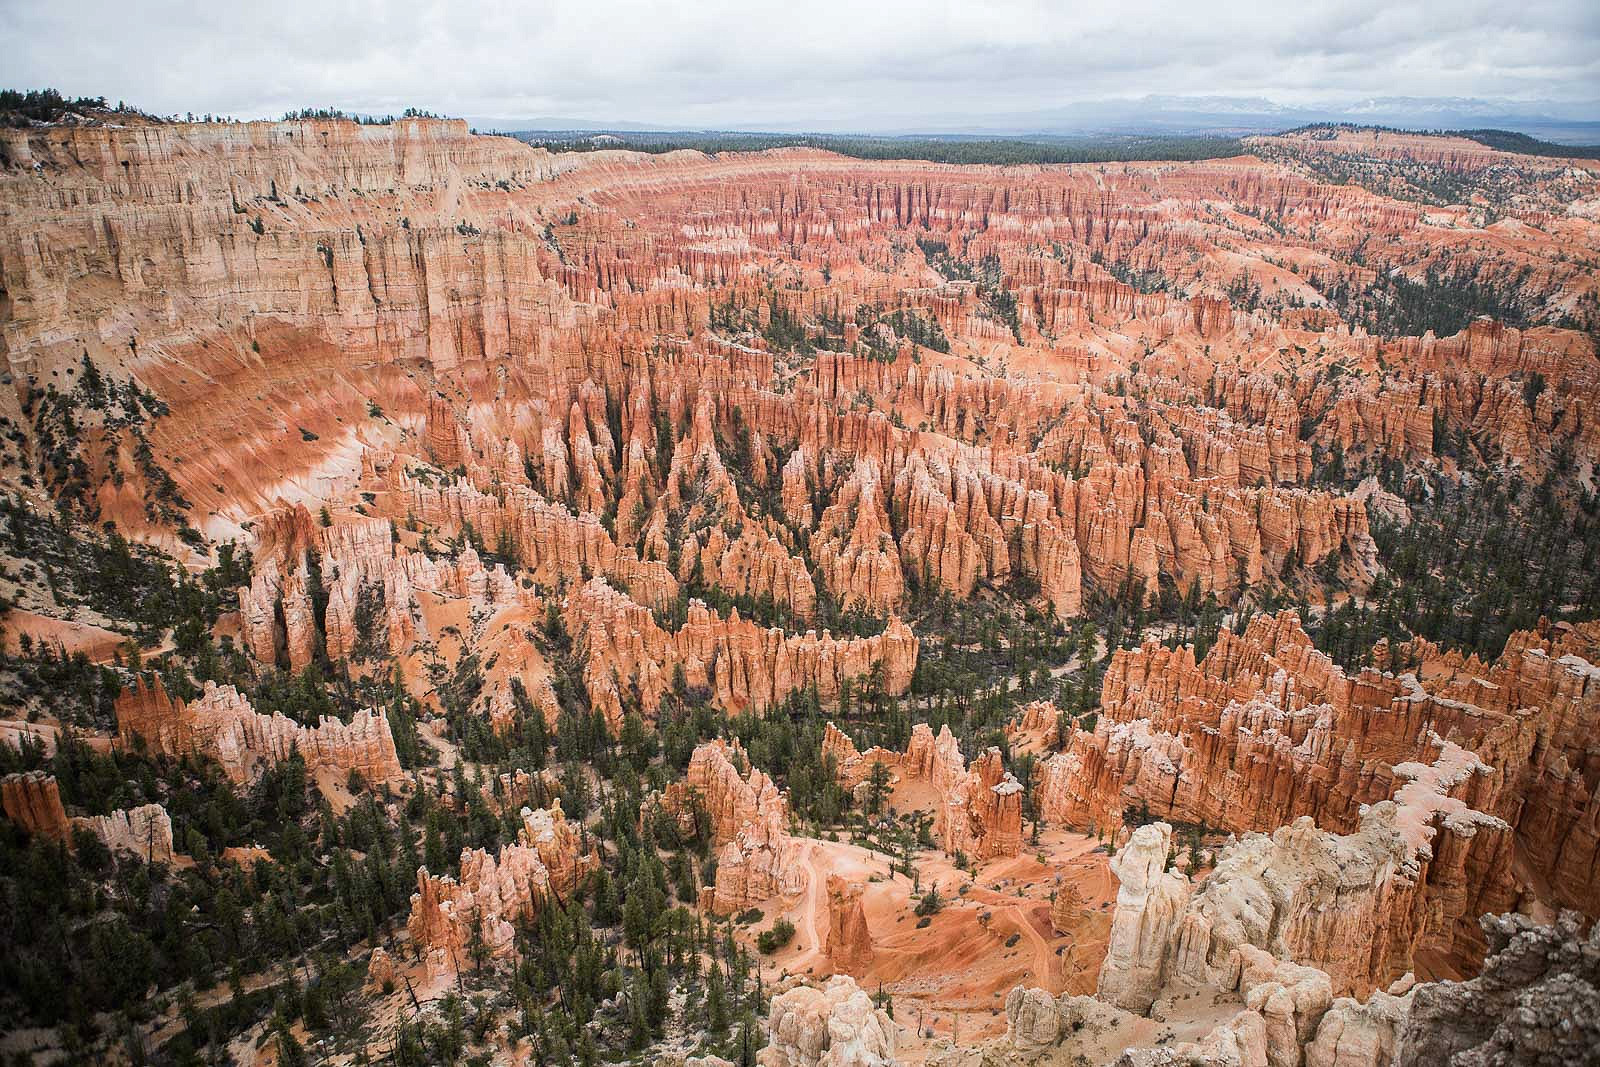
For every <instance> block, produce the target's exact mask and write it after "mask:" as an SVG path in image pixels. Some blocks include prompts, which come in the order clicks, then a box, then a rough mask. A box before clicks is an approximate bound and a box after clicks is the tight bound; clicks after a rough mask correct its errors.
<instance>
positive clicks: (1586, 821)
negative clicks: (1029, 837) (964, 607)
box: [1036, 613, 1600, 939]
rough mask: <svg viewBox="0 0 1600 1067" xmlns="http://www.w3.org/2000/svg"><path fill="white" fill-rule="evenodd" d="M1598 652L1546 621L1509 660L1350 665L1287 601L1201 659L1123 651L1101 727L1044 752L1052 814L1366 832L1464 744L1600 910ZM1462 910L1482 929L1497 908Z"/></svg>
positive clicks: (1494, 790)
mask: <svg viewBox="0 0 1600 1067" xmlns="http://www.w3.org/2000/svg"><path fill="white" fill-rule="evenodd" d="M1597 648H1600V646H1597V645H1596V644H1595V635H1594V634H1593V633H1592V632H1591V629H1590V628H1584V627H1579V628H1571V627H1568V628H1564V629H1556V628H1547V629H1546V630H1545V631H1530V632H1527V633H1522V634H1518V635H1516V636H1514V637H1513V638H1512V639H1511V641H1510V642H1508V644H1507V647H1506V650H1505V652H1504V653H1503V655H1502V656H1501V657H1500V658H1499V659H1498V660H1496V661H1495V662H1494V663H1492V664H1486V663H1483V662H1481V661H1478V660H1476V659H1473V660H1463V659H1462V658H1461V657H1460V656H1459V655H1445V654H1441V653H1440V652H1439V651H1438V650H1437V649H1435V648H1433V647H1432V646H1429V645H1427V644H1426V643H1425V642H1424V643H1419V644H1417V645H1416V646H1415V647H1413V648H1409V649H1405V650H1396V651H1395V652H1394V653H1393V656H1392V661H1393V662H1395V663H1400V662H1404V663H1417V664H1419V666H1418V667H1417V669H1416V670H1414V671H1409V672H1406V673H1403V674H1395V673H1391V672H1383V671H1379V670H1376V669H1367V670H1363V671H1361V672H1359V673H1358V674H1355V675H1353V676H1350V675H1346V674H1345V673H1344V672H1343V671H1341V670H1340V669H1339V668H1338V667H1336V666H1335V665H1334V664H1333V663H1332V661H1331V660H1329V659H1328V658H1327V657H1325V656H1323V655H1322V654H1321V653H1319V652H1317V651H1316V650H1315V649H1314V648H1313V647H1312V645H1311V641H1310V638H1309V637H1307V636H1306V634H1305V633H1304V632H1303V631H1302V630H1301V629H1300V626H1299V621H1298V619H1297V618H1296V617H1295V616H1294V615H1293V614H1292V613H1282V614H1279V615H1277V616H1266V615H1258V616H1256V617H1255V619H1253V620H1252V621H1251V623H1250V624H1249V626H1248V627H1247V628H1246V630H1245V632H1244V634H1243V635H1240V636H1235V635H1233V634H1230V633H1227V632H1226V631H1225V632H1224V633H1223V634H1222V635H1220V636H1219V639H1218V641H1217V644H1216V645H1215V646H1214V647H1213V648H1212V650H1211V651H1210V652H1209V653H1208V654H1207V656H1206V657H1205V659H1204V660H1203V661H1201V662H1198V663H1197V662H1196V661H1195V659H1194V657H1193V655H1192V653H1191V652H1190V651H1189V650H1187V649H1179V650H1171V649H1167V648H1163V647H1161V646H1159V645H1157V644H1155V643H1148V644H1146V645H1145V646H1144V647H1142V648H1139V649H1124V650H1119V651H1117V652H1116V653H1115V654H1114V655H1113V657H1112V660H1111V663H1110V665H1109V667H1108V669H1107V672H1106V676H1105V681H1104V685H1103V687H1102V692H1101V707H1100V711H1099V719H1098V722H1097V723H1096V727H1095V731H1094V732H1093V733H1084V732H1082V731H1079V732H1075V733H1074V734H1073V735H1072V737H1071V738H1070V739H1069V741H1068V744H1067V746H1066V748H1065V750H1064V751H1062V752H1058V753H1056V754H1053V755H1051V756H1049V757H1047V758H1046V759H1044V760H1043V761H1042V762H1041V764H1040V766H1039V769H1038V778H1037V783H1036V784H1037V790H1038V805H1039V810H1040V812H1041V814H1042V816H1043V817H1044V818H1045V819H1047V820H1049V821H1056V822H1062V823H1066V824H1069V825H1077V826H1089V825H1095V826H1099V827H1102V828H1104V827H1110V826H1114V825H1116V824H1118V823H1119V822H1120V821H1121V819H1122V813H1123V812H1124V811H1125V810H1133V809H1140V810H1148V811H1149V812H1150V813H1151V814H1152V815H1154V816H1156V817H1158V818H1174V819H1178V820H1182V821H1185V822H1192V823H1204V824H1206V825H1208V826H1211V827H1214V828H1218V829H1223V830H1229V831H1234V832H1239V831H1247V830H1261V831H1270V830H1273V829H1275V828H1277V827H1279V826H1284V825H1287V824H1289V823H1291V822H1293V821H1294V820H1295V819H1297V818H1299V817H1302V816H1310V817H1311V818H1313V819H1314V820H1315V822H1316V825H1318V826H1321V827H1324V828H1327V829H1331V830H1334V831H1337V832H1341V833H1352V832H1355V831H1356V830H1357V829H1358V828H1359V827H1360V826H1361V825H1362V819H1363V817H1364V816H1363V811H1364V809H1366V808H1367V807H1368V806H1370V805H1373V804H1376V803H1378V802H1379V801H1381V800H1383V799H1385V798H1387V797H1389V796H1391V795H1393V794H1395V792H1396V790H1397V789H1401V788H1403V786H1404V785H1405V783H1406V782H1407V781H1410V780H1412V779H1414V778H1415V777H1416V774H1415V772H1414V767H1415V766H1416V765H1418V764H1420V765H1423V766H1427V765H1431V764H1432V763H1434V762H1435V761H1436V760H1437V759H1438V758H1440V756H1439V754H1440V753H1441V752H1444V751H1452V750H1454V749H1455V748H1459V749H1461V750H1463V751H1464V752H1465V753H1466V754H1467V755H1468V756H1470V757H1471V760H1472V761H1474V763H1475V769H1474V771H1473V773H1472V774H1470V775H1468V776H1467V777H1466V778H1465V779H1464V780H1463V782H1462V783H1461V788H1462V789H1465V790H1466V793H1464V794H1463V796H1464V797H1465V799H1466V800H1467V802H1468V803H1469V804H1471V805H1472V806H1473V807H1475V808H1477V809H1478V810H1480V811H1482V812H1484V813H1486V814H1489V815H1493V816H1495V817H1497V818H1498V819H1500V820H1502V821H1504V822H1505V823H1506V824H1508V825H1509V826H1510V827H1512V828H1513V830H1514V831H1515V835H1516V837H1517V839H1518V841H1519V851H1520V852H1521V853H1522V854H1523V855H1526V856H1527V857H1528V859H1529V860H1530V861H1531V862H1532V863H1533V864H1534V865H1535V867H1536V869H1537V870H1539V871H1540V873H1541V876H1542V877H1543V878H1545V879H1548V880H1549V884H1550V885H1551V886H1552V888H1553V890H1554V892H1555V894H1556V896H1557V899H1558V900H1559V901H1561V902H1564V903H1567V904H1570V905H1575V906H1580V907H1584V908H1586V909H1589V910H1593V909H1595V908H1596V906H1597V905H1600V901H1597V900H1596V899H1595V898H1594V895H1593V881H1592V877H1591V876H1592V872H1593V871H1594V870H1595V867H1594V864H1595V862H1596V859H1595V847H1596V846H1595V841H1596V838H1595V821H1594V820H1595V804H1594V800H1593V797H1592V795H1591V792H1590V790H1589V788H1588V786H1587V785H1586V784H1580V779H1582V780H1583V781H1584V782H1587V778H1585V777H1584V774H1583V772H1581V771H1576V770H1575V768H1582V767H1586V766H1588V764H1589V760H1590V758H1591V757H1590V755H1589V754H1588V747H1589V742H1588V741H1587V740H1586V738H1587V737H1588V736H1590V735H1589V734H1588V733H1587V731H1589V730H1591V729H1592V725H1591V724H1592V723H1593V722H1594V720H1595V718H1596V716H1597V715H1600V689H1597V688H1596V685H1597V680H1596V679H1597V677H1600V676H1597V675H1596V673H1595V668H1594V667H1593V665H1592V659H1591V658H1585V656H1588V657H1595V656H1596V651H1597ZM1380 651H1381V657H1380V658H1385V659H1387V658H1390V655H1391V654H1390V653H1389V652H1388V651H1387V650H1380ZM1580 651H1581V652H1582V653H1583V654H1580ZM1479 847H1481V845H1480V846H1479ZM1463 862H1465V861H1463ZM1471 862H1472V863H1473V864H1486V863H1488V861H1487V860H1486V859H1484V858H1482V857H1479V858H1477V859H1474V860H1472V861H1471ZM1461 877H1463V878H1467V875H1465V874H1463V875H1462V876H1461ZM1468 881H1469V882H1470V883H1471V884H1473V885H1478V883H1477V882H1476V881H1475V880H1472V879H1470V878H1469V879H1468ZM1457 914H1458V915H1465V916H1466V918H1467V920H1468V925H1469V927H1470V926H1471V921H1472V920H1473V919H1475V917H1476V915H1477V914H1481V912H1474V913H1470V914H1469V913H1466V912H1457ZM1467 936H1468V938H1469V939H1471V938H1474V937H1475V936H1476V935H1475V933H1474V932H1473V931H1472V930H1471V929H1469V930H1468V933H1467Z"/></svg>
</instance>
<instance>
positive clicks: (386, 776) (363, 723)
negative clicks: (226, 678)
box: [116, 678, 402, 782]
mask: <svg viewBox="0 0 1600 1067" xmlns="http://www.w3.org/2000/svg"><path fill="white" fill-rule="evenodd" d="M116 713H117V734H118V739H119V742H120V743H121V744H122V745H125V746H128V747H132V746H134V745H135V744H144V745H146V746H148V747H149V749H150V750H151V751H154V752H159V753H162V754H164V755H168V756H185V755H191V754H195V755H201V756H204V757H206V758H208V759H212V760H215V761H216V762H217V763H218V764H220V765H221V767H222V769H223V770H224V771H226V772H227V774H228V777H230V778H232V779H233V780H234V781H236V782H244V781H248V780H249V779H250V778H251V777H252V776H253V775H254V774H255V772H256V770H257V768H259V767H260V766H262V765H265V764H272V763H279V762H281V761H283V760H285V759H287V758H288V757H289V754H290V753H291V752H298V753H299V754H300V755H301V757H302V758H304V759H305V761H306V768H307V769H308V770H310V771H312V772H315V771H317V770H320V769H322V768H328V769H331V770H334V771H339V772H345V773H348V772H350V771H357V772H359V773H360V774H361V776H362V777H363V778H364V779H365V780H366V781H368V782H382V781H387V780H393V779H396V778H399V777H400V776H401V773H402V772H401V769H400V758H399V756H398V755H397V754H396V752H395V747H394V737H393V735H392V734H391V733H390V731H389V719H388V716H386V715H385V714H384V713H383V711H382V710H380V709H376V708H374V709H368V710H365V711H358V712H356V714H355V715H354V716H353V717H352V718H351V720H350V721H349V722H348V723H346V722H340V721H339V720H338V719H331V718H328V717H326V716H324V717H323V719H322V721H321V722H320V723H319V724H318V725H316V726H305V725H302V724H300V723H297V722H295V721H294V720H293V719H290V718H289V717H288V716H286V715H284V714H282V713H281V712H274V713H273V714H271V715H262V714H259V713H257V712H256V710H255V709H254V708H253V707H252V706H251V705H250V702H249V701H248V700H247V699H245V697H244V696H243V695H242V694H240V693H239V692H238V691H237V690H235V689H234V688H233V687H232V686H218V685H216V684H214V683H212V682H207V683H206V684H205V688H204V690H203V691H202V692H201V695H200V697H199V698H198V699H197V700H194V701H190V702H187V703H186V702H184V701H181V700H173V699H172V698H171V697H169V696H168V695H167V692H166V689H165V688H164V687H163V686H162V684H161V680H160V678H156V679H155V680H154V681H152V682H150V683H148V684H147V683H146V682H145V681H143V680H142V679H139V680H136V681H135V682H134V685H133V687H132V688H131V689H125V690H123V692H122V694H121V695H120V696H118V697H117V702H116Z"/></svg>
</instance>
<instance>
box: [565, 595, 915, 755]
mask: <svg viewBox="0 0 1600 1067" xmlns="http://www.w3.org/2000/svg"><path fill="white" fill-rule="evenodd" d="M565 615H566V618H567V625H568V629H569V630H570V631H571V632H572V633H573V634H574V635H581V636H582V637H583V638H584V640H585V642H586V644H585V647H586V649H587V659H586V661H585V664H584V680H585V682H586V683H587V684H588V687H589V692H590V695H591V697H592V698H593V700H594V701H595V703H596V704H597V705H598V706H599V707H600V708H601V709H602V710H603V711H604V712H605V713H606V716H607V719H608V721H611V722H612V723H613V726H614V727H616V726H618V725H620V723H621V720H622V693H621V692H620V691H619V689H618V686H619V681H618V680H619V679H620V684H623V685H627V686H630V687H636V688H637V690H638V693H639V699H640V701H641V703H642V704H643V707H644V709H645V710H646V711H647V712H649V713H652V714H653V713H654V712H655V710H656V709H657V708H658V707H659V706H660V703H661V697H662V694H663V693H665V692H666V691H667V689H668V688H669V687H670V685H671V682H672V676H673V673H674V670H675V669H677V668H682V670H683V672H684V676H685V679H686V681H687V683H688V684H689V685H691V686H696V687H703V688H705V689H708V690H709V691H710V692H711V695H712V699H713V701H714V702H715V703H716V704H717V705H718V706H719V707H721V708H722V709H723V710H725V711H727V712H729V713H737V712H740V711H744V710H746V709H764V708H769V707H772V706H774V705H776V704H777V703H778V702H780V701H781V700H783V698H784V697H786V696H788V695H789V694H790V693H793V692H795V691H797V690H800V689H803V688H806V687H807V686H815V687H816V690H817V693H818V695H819V696H820V697H821V699H822V700H824V701H831V700H835V699H837V698H838V696H839V693H840V691H841V689H842V687H843V685H844V683H845V682H847V681H851V680H854V679H858V678H862V677H864V676H866V675H867V674H869V673H871V672H872V670H873V669H874V667H875V666H879V665H881V668H882V678H883V685H884V688H885V691H887V692H889V693H904V692H905V691H906V689H907V688H908V687H909V686H910V684H911V674H912V671H913V670H914V669H915V667H916V662H917V639H916V638H915V637H914V636H913V635H912V633H911V630H910V628H909V627H907V626H906V625H905V624H904V623H903V622H901V621H900V620H899V619H894V618H891V619H890V620H889V624H888V626H887V628H886V629H885V630H884V632H883V633H881V634H879V635H877V636H875V637H843V638H841V637H834V636H833V635H832V634H830V633H828V632H826V631H824V632H823V633H822V634H820V635H819V634H817V633H816V632H815V631H807V632H806V633H804V634H786V633H784V631H782V630H779V629H773V628H767V627H762V626H758V625H756V624H755V623H753V622H751V621H749V620H747V619H743V618H741V617H740V616H739V612H738V610H737V609H735V610H734V611H732V612H731V613H730V614H729V615H728V616H726V617H723V616H721V615H718V614H717V613H716V612H713V611H711V610H710V609H709V608H707V607H706V606H705V604H703V603H701V602H700V601H691V602H690V604H689V609H688V617H687V620H686V621H685V623H684V625H683V626H682V628H680V629H679V630H678V631H677V632H676V633H669V632H668V631H666V630H664V629H662V627H661V626H659V625H658V624H657V623H656V621H655V619H654V618H653V617H652V616H651V614H650V611H649V610H648V609H647V608H645V607H644V606H642V605H640V604H639V603H638V602H636V601H634V600H633V599H631V598H630V597H628V596H627V595H625V594H623V593H620V592H618V591H617V590H615V589H613V588H612V587H611V586H610V585H608V584H607V583H606V582H605V581H604V580H603V579H600V578H596V579H594V580H593V581H590V582H589V583H588V584H587V585H585V586H583V587H582V588H581V589H579V590H576V591H575V592H573V593H572V594H571V595H569V596H568V597H567V601H566V608H565Z"/></svg>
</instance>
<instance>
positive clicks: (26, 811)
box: [0, 771, 72, 840]
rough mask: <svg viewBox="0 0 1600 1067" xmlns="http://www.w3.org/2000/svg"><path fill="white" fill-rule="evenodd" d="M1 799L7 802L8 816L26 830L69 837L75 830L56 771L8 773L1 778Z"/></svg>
mask: <svg viewBox="0 0 1600 1067" xmlns="http://www.w3.org/2000/svg"><path fill="white" fill-rule="evenodd" d="M0 800H3V801H4V807H5V813H6V818H8V819H10V820H11V821H12V822H14V823H16V824H17V825H18V826H20V827H21V828H22V830H23V831H24V832H25V833H29V834H44V835H45V836H47V837H54V838H58V839H60V840H66V838H67V835H68V834H69V833H70V832H71V829H72V828H71V825H70V824H69V823H68V822H67V810H66V809H65V808H64V807H62V806H61V790H60V788H59V787H58V786H57V785H56V779H55V776H54V775H52V774H46V773H45V772H44V771H28V772H25V773H22V774H8V775H6V776H5V777H4V778H3V779H0Z"/></svg>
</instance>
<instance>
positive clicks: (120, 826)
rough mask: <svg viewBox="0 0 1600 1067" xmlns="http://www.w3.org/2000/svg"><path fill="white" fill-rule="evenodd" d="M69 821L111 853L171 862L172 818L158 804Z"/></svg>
mask: <svg viewBox="0 0 1600 1067" xmlns="http://www.w3.org/2000/svg"><path fill="white" fill-rule="evenodd" d="M72 822H73V825H74V826H75V827H76V826H81V827H83V828H85V829H87V830H88V831H89V832H90V833H92V834H94V835H95V836H96V837H98V838H99V839H100V840H101V841H102V842H104V843H105V846H106V847H107V848H109V849H110V850H111V851H112V852H125V853H129V854H131V855H134V856H137V857H139V858H140V859H142V860H144V861H145V862H146V863H171V862H172V861H173V857H174V855H175V853H174V851H173V847H172V818H171V817H170V816H169V815H168V814H167V809H166V808H163V807H162V806H161V805H160V804H141V805H139V806H138V807H136V808H126V809H119V810H117V811H113V812H111V813H110V814H109V815H89V816H83V817H80V818H77V819H74V820H72Z"/></svg>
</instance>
